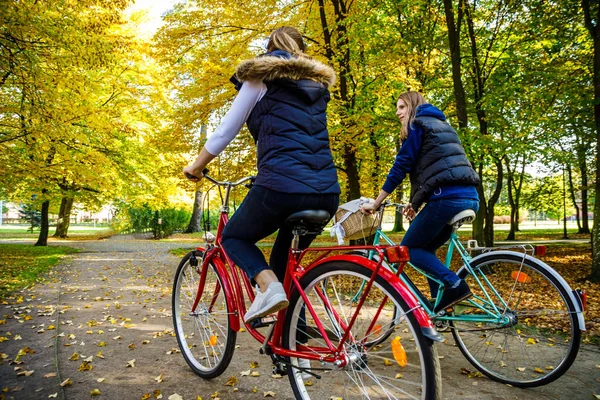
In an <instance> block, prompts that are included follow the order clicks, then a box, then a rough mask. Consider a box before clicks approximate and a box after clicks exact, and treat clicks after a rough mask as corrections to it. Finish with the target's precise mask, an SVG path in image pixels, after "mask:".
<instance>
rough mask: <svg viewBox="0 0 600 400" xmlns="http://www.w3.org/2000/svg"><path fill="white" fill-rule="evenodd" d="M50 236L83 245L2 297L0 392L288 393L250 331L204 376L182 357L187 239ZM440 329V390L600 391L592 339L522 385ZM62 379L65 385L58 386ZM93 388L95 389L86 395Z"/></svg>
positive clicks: (532, 394)
mask: <svg viewBox="0 0 600 400" xmlns="http://www.w3.org/2000/svg"><path fill="white" fill-rule="evenodd" d="M13 243H14V242H13ZM55 244H60V245H67V246H74V247H78V248H80V249H82V251H81V252H80V253H77V254H75V255H73V256H72V257H71V258H70V259H68V260H67V261H65V262H63V263H62V264H61V265H59V266H58V267H56V268H55V269H54V270H53V271H52V272H51V273H50V275H49V276H48V279H47V280H46V281H45V282H44V283H41V284H38V285H36V286H35V287H34V288H32V289H29V290H25V291H23V292H22V293H21V296H20V297H19V298H18V299H15V300H10V301H8V302H7V303H8V304H2V305H1V307H2V313H1V314H2V315H0V317H1V318H2V319H1V321H3V322H0V338H2V337H3V338H7V339H8V340H4V339H0V340H3V341H1V342H0V356H1V357H0V399H2V398H5V399H24V400H30V399H48V398H58V399H69V400H71V399H75V400H79V399H89V398H93V399H144V398H146V399H157V398H162V399H169V398H171V399H175V398H177V397H176V396H174V395H175V394H177V395H179V396H181V398H183V399H196V398H197V396H200V397H201V398H203V399H205V400H206V399H211V398H221V399H245V400H250V399H262V398H265V392H268V391H270V392H274V393H275V398H276V399H289V398H291V397H292V395H291V390H290V389H289V382H288V380H287V377H284V378H282V379H275V378H273V377H272V376H271V366H270V362H269V361H270V360H269V359H268V358H267V357H266V356H261V355H259V354H258V344H257V343H256V342H254V341H253V339H252V338H251V337H250V336H249V335H248V334H246V333H242V334H240V335H238V346H239V347H238V348H237V349H236V353H235V356H234V359H233V361H232V364H231V365H230V366H229V368H228V370H227V371H226V372H225V373H224V374H223V375H222V376H221V377H219V378H216V379H214V380H212V381H204V380H202V379H200V378H199V377H197V376H196V375H194V374H193V373H192V372H191V370H190V369H189V368H188V367H187V365H186V364H185V361H184V360H183V357H182V356H181V354H180V353H178V350H177V341H176V338H175V337H174V336H173V334H172V322H171V303H170V299H171V297H170V289H171V284H172V278H173V275H174V273H175V269H176V267H177V265H178V262H179V260H178V258H177V257H175V256H173V255H170V254H169V253H168V250H169V249H171V248H176V247H189V248H192V247H193V246H194V243H193V242H189V241H187V242H171V241H161V242H157V241H153V240H147V239H145V238H136V237H133V236H115V237H112V238H110V239H108V240H100V241H61V242H59V241H54V242H52V243H51V245H55ZM597 300H599V299H595V301H597ZM592 301H594V299H593V300H592ZM445 336H446V338H447V340H446V342H445V343H442V344H439V345H438V348H439V354H440V356H441V357H442V360H441V364H442V375H443V385H444V386H443V387H444V398H447V399H453V398H464V399H522V398H532V399H536V400H542V399H593V398H594V394H600V367H599V364H600V349H599V348H598V347H597V346H591V345H584V346H583V349H582V351H581V352H580V354H579V356H578V358H577V360H576V361H575V364H574V365H573V367H572V368H571V369H570V370H569V371H568V372H567V374H565V375H564V376H563V377H562V378H560V379H559V380H558V381H555V382H553V383H551V384H549V385H547V386H544V387H540V388H534V389H527V390H524V389H518V388H514V387H509V386H507V385H502V384H500V383H496V382H493V381H490V380H489V379H487V378H484V377H477V376H475V377H473V376H471V377H469V376H468V375H467V374H465V373H466V372H467V371H466V370H468V371H474V368H473V367H471V365H470V364H469V363H468V362H467V361H466V360H465V359H464V357H463V356H462V355H461V354H460V352H459V350H458V348H457V347H456V346H455V345H454V343H453V339H452V337H451V335H450V334H445ZM20 351H21V353H22V354H23V355H20V356H18V354H19V352H20ZM15 361H17V362H15ZM253 362H258V363H259V367H258V368H257V370H258V371H259V373H260V376H259V377H251V376H241V375H240V372H241V371H245V370H248V369H249V368H250V364H251V363H253ZM461 369H462V372H461ZM31 371H33V372H32V373H30V372H31ZM232 376H235V377H237V380H238V382H237V384H236V385H235V388H233V387H231V386H225V384H226V383H227V381H228V380H229V379H230V378H231V377H232ZM65 381H68V382H69V383H70V384H68V385H65V386H61V385H60V383H61V382H65ZM94 390H98V391H99V393H100V394H98V395H94V396H92V395H91V393H92V391H94ZM160 396H162V397H160ZM171 396H173V397H171ZM315 400H321V399H315Z"/></svg>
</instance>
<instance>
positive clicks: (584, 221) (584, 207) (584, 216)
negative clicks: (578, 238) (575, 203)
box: [579, 156, 590, 234]
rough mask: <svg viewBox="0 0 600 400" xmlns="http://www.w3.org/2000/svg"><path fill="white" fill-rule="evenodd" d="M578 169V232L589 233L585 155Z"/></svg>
mask: <svg viewBox="0 0 600 400" xmlns="http://www.w3.org/2000/svg"><path fill="white" fill-rule="evenodd" d="M579 171H580V172H581V229H580V230H579V233H588V234H589V233H590V223H589V221H588V213H589V208H588V172H587V162H586V159H585V156H584V157H583V160H582V161H581V162H580V163H579Z"/></svg>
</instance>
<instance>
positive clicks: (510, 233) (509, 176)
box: [506, 157, 517, 240]
mask: <svg viewBox="0 0 600 400" xmlns="http://www.w3.org/2000/svg"><path fill="white" fill-rule="evenodd" d="M506 173H507V175H506V189H507V192H508V204H509V205H510V230H509V231H508V236H506V240H515V234H516V232H517V224H516V223H515V219H516V218H517V215H516V214H517V213H516V208H515V201H514V199H513V183H514V175H513V173H514V171H513V170H511V168H510V161H509V159H508V157H507V158H506Z"/></svg>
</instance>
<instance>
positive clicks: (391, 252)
mask: <svg viewBox="0 0 600 400" xmlns="http://www.w3.org/2000/svg"><path fill="white" fill-rule="evenodd" d="M205 178H206V179H207V180H209V181H210V182H212V183H214V184H215V185H218V186H221V187H224V188H225V196H224V201H223V207H222V209H221V214H220V219H219V225H218V229H217V235H216V238H215V239H214V240H211V242H212V243H208V244H207V246H206V248H203V247H198V248H196V250H194V251H192V252H190V253H188V254H187V255H186V256H185V257H184V258H183V259H182V261H181V263H180V264H179V267H178V269H177V273H176V275H175V282H174V285H173V303H172V306H173V323H174V326H175V332H176V336H177V341H178V343H179V347H180V349H181V353H182V354H183V357H184V358H185V360H186V362H187V363H188V365H189V366H190V367H191V368H192V370H193V371H194V372H195V373H196V374H197V375H199V376H201V377H202V378H205V379H210V378H215V377H217V376H219V375H221V374H222V373H223V372H224V371H225V369H226V368H227V366H228V365H229V363H230V362H231V359H232V357H233V353H234V350H235V342H236V337H237V333H238V332H239V331H240V327H241V326H240V316H243V315H244V313H245V312H246V299H245V295H244V292H245V293H246V295H247V297H248V299H249V300H250V301H253V300H254V296H255V294H254V291H253V290H252V285H251V283H250V280H249V279H248V278H247V277H246V274H245V273H243V272H242V271H241V270H240V269H239V268H236V267H235V265H234V264H233V262H232V261H231V259H230V258H229V257H228V255H227V253H226V252H225V251H224V249H223V248H222V247H221V234H222V232H223V228H224V227H225V225H226V224H227V221H228V213H229V208H228V202H229V195H230V192H231V190H232V189H233V188H235V187H236V186H239V185H242V184H245V183H247V182H251V181H252V179H253V177H248V178H244V179H241V180H239V181H237V182H219V181H217V180H215V179H213V178H211V177H209V176H206V175H205ZM247 186H249V185H247ZM328 220H329V214H328V213H327V212H326V211H323V210H307V211H302V212H298V213H295V214H293V215H292V216H290V217H289V218H288V219H287V220H286V221H285V223H286V224H289V226H291V227H293V234H294V239H293V242H292V245H291V248H290V251H289V259H288V264H287V273H286V276H285V280H284V282H283V286H284V288H285V291H286V293H287V296H288V299H289V302H290V304H289V307H288V308H287V309H284V310H281V311H279V312H278V313H277V315H276V316H268V317H265V318H262V319H259V320H255V321H253V322H252V323H250V324H246V325H245V327H246V330H247V331H248V332H249V333H250V335H252V336H253V337H254V338H255V339H256V340H257V341H259V342H261V343H262V346H261V347H260V353H261V354H267V355H269V356H270V357H271V359H272V361H273V365H274V372H275V373H279V374H281V375H283V374H285V373H287V375H288V376H289V379H290V383H291V386H292V389H293V392H294V395H295V397H296V398H297V399H310V398H313V399H338V398H342V399H344V400H347V399H355V398H357V399H358V398H361V399H362V398H368V399H379V398H385V399H396V398H421V399H437V398H441V373H440V364H439V359H438V356H437V350H436V348H435V346H434V342H435V341H440V340H441V336H440V335H439V334H438V333H437V332H436V330H435V328H434V327H433V325H432V323H431V321H430V319H429V317H428V316H427V314H426V313H425V312H424V311H423V309H422V308H421V306H420V305H419V303H418V301H417V299H416V298H415V297H414V296H413V294H412V293H411V292H410V291H409V290H407V288H406V287H405V286H404V284H403V283H402V282H401V281H400V279H399V278H398V275H399V274H400V273H401V272H402V268H399V269H398V271H397V272H396V273H393V272H391V271H390V270H388V269H386V268H384V267H383V265H382V264H383V260H386V261H387V262H390V263H392V262H393V263H398V264H399V265H401V266H403V265H404V264H405V263H406V262H407V261H408V251H407V249H406V248H404V247H402V246H387V245H386V246H336V247H313V248H308V249H305V250H300V249H298V241H299V237H300V236H301V235H304V234H307V233H315V232H321V231H322V230H323V228H324V226H325V224H326V223H327V221H328ZM358 249H363V250H370V251H374V252H376V253H377V254H378V255H379V257H378V258H377V259H378V260H379V261H373V260H369V259H367V258H365V257H361V256H358V255H351V254H336V253H340V252H347V251H349V250H353V251H355V250H358ZM307 259H310V261H306V260H307ZM359 288H363V290H362V292H361V296H360V298H359V299H358V300H356V299H354V300H353V296H354V295H355V294H356V293H357V291H358V290H359ZM263 328H264V329H263Z"/></svg>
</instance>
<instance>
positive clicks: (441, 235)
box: [400, 199, 479, 297]
mask: <svg viewBox="0 0 600 400" xmlns="http://www.w3.org/2000/svg"><path fill="white" fill-rule="evenodd" d="M468 209H471V210H474V211H475V212H477V210H479V201H477V200H472V199H439V200H435V201H430V202H429V203H427V204H426V205H425V207H423V209H422V210H421V211H420V212H419V213H418V214H417V216H416V218H415V219H414V220H413V221H412V223H411V224H410V227H409V228H408V231H406V235H404V238H403V239H402V243H400V244H401V245H403V246H406V247H408V250H409V254H410V262H411V264H413V265H414V266H415V267H417V268H419V269H421V270H423V271H425V272H427V273H428V274H431V275H432V276H433V277H435V278H437V279H439V280H440V281H442V282H443V283H444V286H448V285H450V287H451V286H452V285H454V284H455V283H456V282H458V281H459V280H460V278H459V277H458V276H457V275H456V274H455V273H454V272H452V271H451V270H450V269H448V268H447V267H446V266H445V265H444V264H443V263H442V262H441V261H440V260H439V259H438V258H437V256H436V255H435V252H436V251H437V249H439V248H440V247H441V246H442V245H443V244H444V243H446V242H447V241H448V239H449V238H450V234H451V233H452V226H450V225H448V222H449V221H450V220H451V219H452V217H454V216H455V215H456V214H458V213H459V212H461V211H464V210H468ZM429 286H430V288H431V295H432V296H433V297H436V296H437V285H436V284H435V282H432V281H430V282H429Z"/></svg>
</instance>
